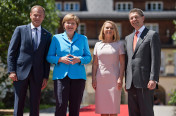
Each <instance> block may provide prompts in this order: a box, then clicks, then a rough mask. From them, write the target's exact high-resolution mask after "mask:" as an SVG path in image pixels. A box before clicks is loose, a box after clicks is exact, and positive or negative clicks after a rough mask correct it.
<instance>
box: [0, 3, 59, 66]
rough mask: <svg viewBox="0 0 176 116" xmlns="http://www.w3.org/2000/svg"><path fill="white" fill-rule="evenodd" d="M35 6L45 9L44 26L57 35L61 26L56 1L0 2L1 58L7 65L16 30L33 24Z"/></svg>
mask: <svg viewBox="0 0 176 116" xmlns="http://www.w3.org/2000/svg"><path fill="white" fill-rule="evenodd" d="M34 5H41V6H43V7H44V8H45V15H46V16H45V20H44V21H43V23H42V26H43V27H44V28H46V29H47V30H48V31H50V32H51V33H52V34H54V33H55V29H56V28H58V26H59V17H58V11H57V10H56V9H55V0H0V32H1V33H0V51H1V52H0V58H1V61H2V62H3V63H4V64H6V57H7V49H8V45H9V41H10V39H11V36H12V34H13V31H14V29H15V28H16V27H17V26H19V25H25V24H28V23H30V22H31V20H30V9H31V7H32V6H34Z"/></svg>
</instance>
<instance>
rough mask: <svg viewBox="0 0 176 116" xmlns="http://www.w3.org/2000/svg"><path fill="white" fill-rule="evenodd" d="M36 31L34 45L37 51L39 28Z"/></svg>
mask: <svg viewBox="0 0 176 116" xmlns="http://www.w3.org/2000/svg"><path fill="white" fill-rule="evenodd" d="M34 30H35V35H34V40H33V45H34V50H36V49H37V47H38V34H37V28H34Z"/></svg>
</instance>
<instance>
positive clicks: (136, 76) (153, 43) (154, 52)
mask: <svg viewBox="0 0 176 116" xmlns="http://www.w3.org/2000/svg"><path fill="white" fill-rule="evenodd" d="M134 34H135V33H134V32H133V33H132V34H130V35H128V36H127V37H126V38H125V49H126V69H125V79H126V80H125V82H126V89H130V87H131V84H132V82H133V85H134V86H135V87H136V88H147V84H148V82H149V80H154V81H157V82H158V81H159V71H160V60H161V59H160V53H161V48H160V39H159V36H158V34H157V33H156V32H155V31H152V30H148V29H147V28H145V29H144V30H143V32H142V33H141V36H140V38H139V40H138V42H137V45H136V48H135V51H133V38H134Z"/></svg>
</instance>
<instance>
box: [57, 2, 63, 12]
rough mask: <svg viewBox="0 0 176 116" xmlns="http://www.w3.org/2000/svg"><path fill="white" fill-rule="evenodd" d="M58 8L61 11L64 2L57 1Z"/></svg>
mask: <svg viewBox="0 0 176 116" xmlns="http://www.w3.org/2000/svg"><path fill="white" fill-rule="evenodd" d="M56 8H57V9H58V10H60V11H61V10H62V3H61V2H56Z"/></svg>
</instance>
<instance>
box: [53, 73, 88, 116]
mask: <svg viewBox="0 0 176 116" xmlns="http://www.w3.org/2000/svg"><path fill="white" fill-rule="evenodd" d="M84 88H85V80H84V79H70V78H69V77H68V76H66V77H65V78H64V79H58V80H54V92H55V97H56V111H55V116H66V113H67V106H68V104H69V116H79V110H80V104H81V101H82V97H83V92H84Z"/></svg>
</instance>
